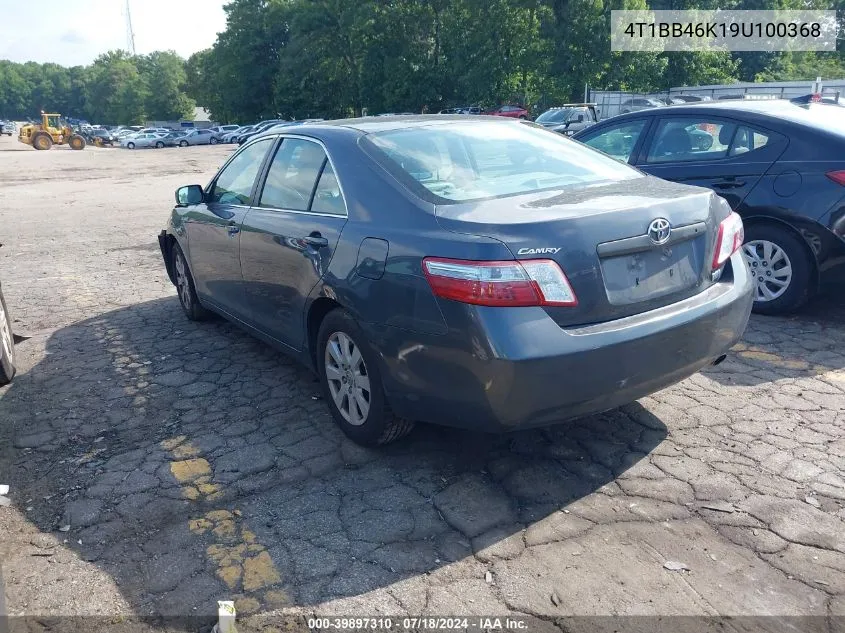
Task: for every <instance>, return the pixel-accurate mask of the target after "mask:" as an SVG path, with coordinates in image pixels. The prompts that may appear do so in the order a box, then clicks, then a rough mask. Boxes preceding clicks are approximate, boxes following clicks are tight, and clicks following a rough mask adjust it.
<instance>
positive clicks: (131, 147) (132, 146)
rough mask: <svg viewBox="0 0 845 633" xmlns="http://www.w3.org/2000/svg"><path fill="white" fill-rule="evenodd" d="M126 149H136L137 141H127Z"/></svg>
mask: <svg viewBox="0 0 845 633" xmlns="http://www.w3.org/2000/svg"><path fill="white" fill-rule="evenodd" d="M126 149H135V143H127V144H126Z"/></svg>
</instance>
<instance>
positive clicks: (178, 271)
mask: <svg viewBox="0 0 845 633" xmlns="http://www.w3.org/2000/svg"><path fill="white" fill-rule="evenodd" d="M170 256H171V257H172V259H173V278H174V281H175V282H176V291H177V292H178V293H179V303H180V304H181V305H182V310H183V311H184V312H185V316H187V317H188V318H189V319H190V320H191V321H203V320H204V319H206V318H208V315H209V312H208V310H206V309H205V308H203V307H202V305H200V301H199V298H197V289H196V286H195V285H194V278H193V276H192V275H191V269H190V268H189V267H188V261H187V260H186V259H185V254H184V253H183V252H182V248H181V247H180V246H179V244H177V243H175V242H174V243H173V247H172V248H171V249H170Z"/></svg>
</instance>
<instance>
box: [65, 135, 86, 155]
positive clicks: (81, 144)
mask: <svg viewBox="0 0 845 633" xmlns="http://www.w3.org/2000/svg"><path fill="white" fill-rule="evenodd" d="M67 143H68V145H70V148H71V149H74V150H77V151H78V150H81V149H85V139H84V138H82V137H81V136H80V135H79V134H74V135H73V136H71V137H70V139H69V140H68V142H67Z"/></svg>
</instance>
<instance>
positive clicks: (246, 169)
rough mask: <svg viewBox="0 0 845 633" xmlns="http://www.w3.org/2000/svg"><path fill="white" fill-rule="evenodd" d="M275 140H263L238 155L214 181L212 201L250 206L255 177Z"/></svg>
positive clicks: (247, 147)
mask: <svg viewBox="0 0 845 633" xmlns="http://www.w3.org/2000/svg"><path fill="white" fill-rule="evenodd" d="M273 140H274V139H272V138H266V139H261V140H260V141H257V142H255V143H253V144H252V145H248V146H246V147H245V148H244V149H243V150H242V151H241V152H239V153H238V154H236V155H235V157H234V158H232V160H231V161H230V162H229V164H228V165H226V166H225V167H224V168H223V171H221V172H220V174H219V175H218V176H217V180H215V181H214V185H213V187H212V190H211V196H210V201H211V202H217V203H220V204H240V205H246V204H249V200H250V196H251V194H252V186H253V184H254V183H255V177H256V176H257V175H258V170H259V169H260V168H261V163H262V162H263V161H264V155H265V154H266V153H267V151H268V150H269V149H270V146H271V145H272V144H273Z"/></svg>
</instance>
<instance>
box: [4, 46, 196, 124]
mask: <svg viewBox="0 0 845 633" xmlns="http://www.w3.org/2000/svg"><path fill="white" fill-rule="evenodd" d="M194 105H195V102H194V100H193V99H191V98H190V97H189V96H188V94H187V89H186V75H185V60H183V59H182V58H181V57H179V56H178V55H177V54H176V53H173V52H155V53H152V54H150V55H137V56H131V55H128V54H127V53H125V52H123V51H113V52H110V53H106V54H104V55H101V56H100V57H98V58H97V59H96V60H95V61H94V63H93V64H91V65H90V66H73V67H71V68H65V67H63V66H59V65H58V64H36V63H34V62H27V63H25V64H15V63H12V62H9V61H0V118H7V119H24V118H28V117H37V116H38V113H39V112H40V111H41V110H45V111H47V112H58V113H60V114H64V115H66V116H70V117H75V118H83V119H88V120H90V121H96V122H98V123H104V124H142V123H143V122H144V121H148V120H162V121H171V120H178V119H181V118H182V117H185V116H192V115H193V110H194Z"/></svg>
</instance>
